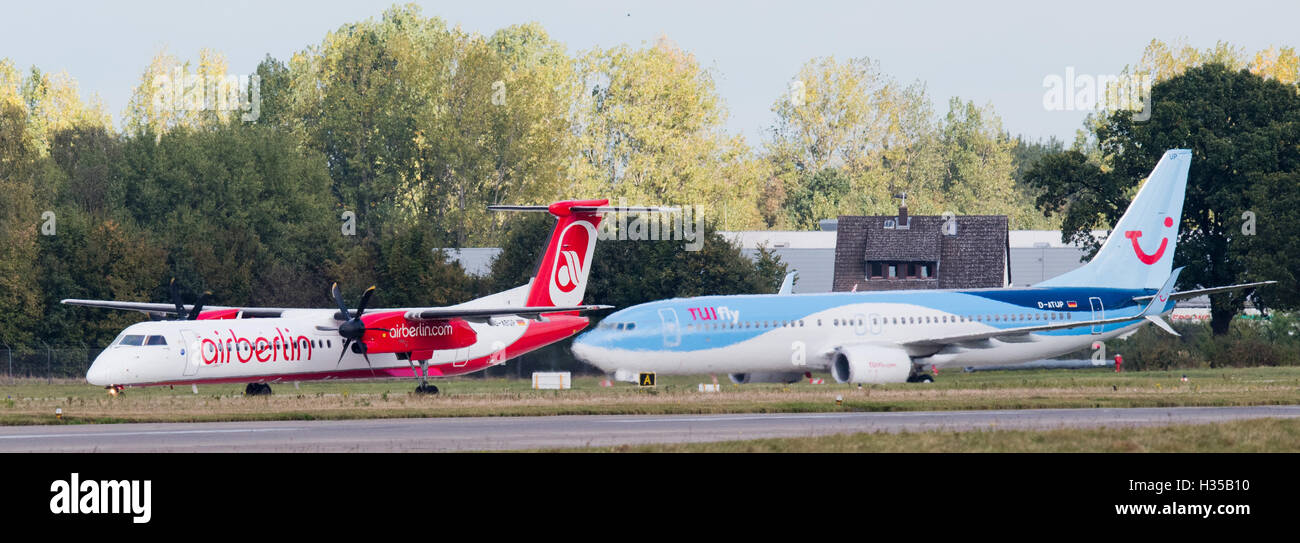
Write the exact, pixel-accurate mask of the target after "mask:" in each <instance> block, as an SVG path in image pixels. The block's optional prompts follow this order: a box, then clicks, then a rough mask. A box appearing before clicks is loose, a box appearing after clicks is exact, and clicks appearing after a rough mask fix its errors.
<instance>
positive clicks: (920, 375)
mask: <svg viewBox="0 0 1300 543" xmlns="http://www.w3.org/2000/svg"><path fill="white" fill-rule="evenodd" d="M907 382H909V383H933V382H934V377H933V376H932V375H930V374H928V373H925V371H923V370H921V368H918V367H915V366H913V367H912V374H911V375H908V376H907Z"/></svg>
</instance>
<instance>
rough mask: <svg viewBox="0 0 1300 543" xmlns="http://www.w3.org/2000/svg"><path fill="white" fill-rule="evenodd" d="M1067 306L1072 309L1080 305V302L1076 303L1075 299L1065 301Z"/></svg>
mask: <svg viewBox="0 0 1300 543" xmlns="http://www.w3.org/2000/svg"><path fill="white" fill-rule="evenodd" d="M1065 306H1066V307H1068V308H1070V309H1074V308H1076V307H1079V304H1076V303H1074V301H1069V302H1065Z"/></svg>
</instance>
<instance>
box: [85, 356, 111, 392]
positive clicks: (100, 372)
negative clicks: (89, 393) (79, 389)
mask: <svg viewBox="0 0 1300 543" xmlns="http://www.w3.org/2000/svg"><path fill="white" fill-rule="evenodd" d="M105 366H107V364H105V363H104V362H103V361H102V360H99V359H96V360H95V363H93V364H91V365H90V369H89V370H86V381H87V382H88V383H90V384H92V385H97V386H108V385H111V384H112V383H110V382H108V379H109V376H108V368H106V367H105Z"/></svg>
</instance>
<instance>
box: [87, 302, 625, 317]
mask: <svg viewBox="0 0 1300 543" xmlns="http://www.w3.org/2000/svg"><path fill="white" fill-rule="evenodd" d="M63 303H65V304H68V305H80V306H86V307H99V308H103V309H118V310H123V311H139V312H141V313H162V314H168V315H174V314H176V313H177V311H176V306H175V305H174V304H162V303H147V302H120V301H116V300H77V299H67V300H63ZM183 307H184V308H185V312H186V313H188V312H189V311H190V309H191V308H192V307H193V306H190V305H185V306H183ZM612 307H614V306H612V305H575V306H548V307H497V308H481V307H466V308H457V307H421V308H401V309H372V310H371V311H370V313H378V312H382V311H405V312H406V318H408V319H411V320H439V319H457V318H460V319H486V318H489V317H501V316H508V315H515V316H520V317H525V318H533V319H536V318H537V317H538V316H539V315H541V314H543V313H563V312H568V311H597V310H600V309H609V308H612ZM203 309H204V311H220V310H228V309H238V310H240V311H242V312H243V314H244V316H245V317H279V316H280V315H282V314H284V312H285V311H290V310H292V309H293V308H288V307H226V306H219V305H217V306H209V305H205V306H203ZM338 317H340V315H335V320H342V319H340V318H338Z"/></svg>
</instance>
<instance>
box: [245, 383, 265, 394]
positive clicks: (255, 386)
mask: <svg viewBox="0 0 1300 543" xmlns="http://www.w3.org/2000/svg"><path fill="white" fill-rule="evenodd" d="M263 394H267V395H269V394H271V385H268V384H264V383H249V384H248V386H246V387H244V395H245V396H261V395H263Z"/></svg>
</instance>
